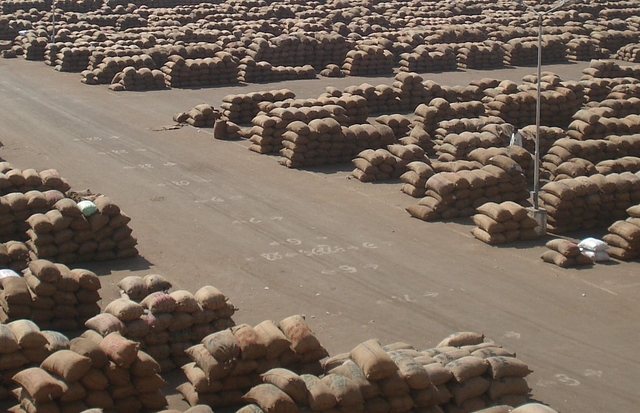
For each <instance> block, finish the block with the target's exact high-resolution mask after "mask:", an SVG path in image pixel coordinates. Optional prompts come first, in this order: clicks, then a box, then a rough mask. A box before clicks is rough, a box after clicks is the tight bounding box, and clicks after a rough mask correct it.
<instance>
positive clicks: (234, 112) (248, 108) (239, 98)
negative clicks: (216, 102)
mask: <svg viewBox="0 0 640 413" xmlns="http://www.w3.org/2000/svg"><path fill="white" fill-rule="evenodd" d="M295 97H296V95H295V93H293V92H292V91H291V90H289V89H279V90H269V91H264V92H249V93H241V94H235V95H226V96H224V97H223V98H222V104H221V105H220V109H221V110H222V114H223V115H224V116H226V117H227V119H228V120H229V121H231V122H234V123H250V122H251V119H253V118H254V117H256V116H257V115H258V112H260V108H259V107H258V103H259V102H280V101H283V100H286V99H295Z"/></svg>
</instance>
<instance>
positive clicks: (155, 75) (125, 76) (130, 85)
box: [109, 66, 167, 92]
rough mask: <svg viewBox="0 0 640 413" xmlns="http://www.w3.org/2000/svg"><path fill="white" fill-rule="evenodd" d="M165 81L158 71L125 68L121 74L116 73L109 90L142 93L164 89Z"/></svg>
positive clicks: (144, 68)
mask: <svg viewBox="0 0 640 413" xmlns="http://www.w3.org/2000/svg"><path fill="white" fill-rule="evenodd" d="M166 87H167V86H166V81H165V77H164V73H162V71H160V70H158V69H153V70H151V69H149V68H147V67H143V68H140V69H136V68H135V67H133V66H127V67H125V68H124V69H123V70H122V72H120V73H116V75H115V76H114V77H113V79H112V80H111V85H109V89H111V90H113V91H116V92H120V91H125V90H126V91H144V90H161V89H165V88H166Z"/></svg>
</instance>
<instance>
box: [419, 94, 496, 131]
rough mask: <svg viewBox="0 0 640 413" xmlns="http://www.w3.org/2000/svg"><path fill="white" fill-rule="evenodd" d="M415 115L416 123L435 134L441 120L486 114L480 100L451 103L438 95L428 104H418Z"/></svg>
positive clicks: (470, 117) (476, 116)
mask: <svg viewBox="0 0 640 413" xmlns="http://www.w3.org/2000/svg"><path fill="white" fill-rule="evenodd" d="M487 114H489V113H487ZM414 115H415V117H414V125H421V126H422V127H423V129H424V130H425V131H426V132H427V133H429V134H430V135H433V136H435V130H436V129H437V128H438V123H439V122H441V121H443V120H448V119H462V118H469V119H472V118H478V117H480V116H482V115H485V107H484V105H483V104H482V103H481V102H478V101H470V102H454V103H450V102H449V101H448V100H446V99H444V98H442V97H436V98H433V99H431V100H430V101H429V103H428V104H426V103H422V104H420V105H418V107H416V109H415V111H414Z"/></svg>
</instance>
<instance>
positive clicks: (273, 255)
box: [234, 222, 378, 270]
mask: <svg viewBox="0 0 640 413" xmlns="http://www.w3.org/2000/svg"><path fill="white" fill-rule="evenodd" d="M234 223H235V222H234ZM238 223H241V222H238ZM286 241H287V242H288V243H289V244H291V245H302V241H301V240H299V239H297V238H287V240H286ZM269 245H270V246H278V245H282V244H281V243H279V242H277V241H272V242H270V243H269ZM360 248H366V249H376V248H378V246H377V245H376V244H374V243H371V242H364V243H362V246H361V247H358V246H356V245H349V246H346V247H343V246H339V245H328V244H318V245H314V246H313V247H311V248H309V249H299V250H298V251H297V253H291V252H289V253H284V252H278V251H273V252H265V253H262V254H260V256H261V257H262V258H264V259H266V260H267V261H278V260H282V259H285V258H294V257H299V256H304V257H319V256H324V255H333V254H343V253H346V252H350V251H358V250H360ZM245 259H246V260H247V261H253V260H254V259H253V258H245ZM366 268H368V269H372V270H376V269H377V268H378V265H377V264H367V267H366Z"/></svg>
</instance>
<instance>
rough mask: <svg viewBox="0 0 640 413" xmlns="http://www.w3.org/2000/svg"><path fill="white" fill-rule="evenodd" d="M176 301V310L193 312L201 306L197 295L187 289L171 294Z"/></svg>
mask: <svg viewBox="0 0 640 413" xmlns="http://www.w3.org/2000/svg"><path fill="white" fill-rule="evenodd" d="M169 295H170V296H171V297H172V298H173V299H174V300H175V302H176V309H175V311H178V312H185V313H193V312H196V311H198V309H199V308H200V306H199V304H198V301H197V300H196V298H195V296H194V295H193V294H192V293H191V292H189V291H186V290H177V291H174V292H172V293H171V294H169Z"/></svg>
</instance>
